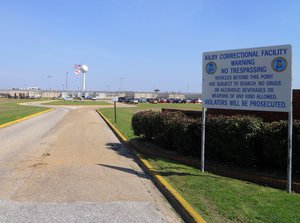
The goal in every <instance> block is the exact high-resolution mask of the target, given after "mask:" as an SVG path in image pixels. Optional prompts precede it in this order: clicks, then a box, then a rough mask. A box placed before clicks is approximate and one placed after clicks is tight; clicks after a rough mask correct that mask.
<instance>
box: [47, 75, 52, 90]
mask: <svg viewBox="0 0 300 223" xmlns="http://www.w3.org/2000/svg"><path fill="white" fill-rule="evenodd" d="M47 77H48V82H49V83H48V84H49V91H51V81H50V78H51V77H52V76H51V75H48V76H47Z"/></svg>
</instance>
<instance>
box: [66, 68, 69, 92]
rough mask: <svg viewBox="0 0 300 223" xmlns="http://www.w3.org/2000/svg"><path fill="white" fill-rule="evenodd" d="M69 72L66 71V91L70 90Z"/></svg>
mask: <svg viewBox="0 0 300 223" xmlns="http://www.w3.org/2000/svg"><path fill="white" fill-rule="evenodd" d="M68 74H69V72H66V91H68Z"/></svg>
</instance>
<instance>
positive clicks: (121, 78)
mask: <svg viewBox="0 0 300 223" xmlns="http://www.w3.org/2000/svg"><path fill="white" fill-rule="evenodd" d="M124 79H125V78H124V77H120V80H121V88H120V91H121V92H122V91H123V80H124Z"/></svg>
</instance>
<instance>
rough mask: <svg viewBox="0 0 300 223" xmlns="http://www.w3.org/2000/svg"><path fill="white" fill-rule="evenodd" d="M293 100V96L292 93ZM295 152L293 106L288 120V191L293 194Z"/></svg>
mask: <svg viewBox="0 0 300 223" xmlns="http://www.w3.org/2000/svg"><path fill="white" fill-rule="evenodd" d="M291 98H292V99H293V94H292V92H291ZM292 152H293V104H292V103H291V110H290V112H289V120H288V156H287V191H288V192H289V193H291V192H292V154H293V153H292Z"/></svg>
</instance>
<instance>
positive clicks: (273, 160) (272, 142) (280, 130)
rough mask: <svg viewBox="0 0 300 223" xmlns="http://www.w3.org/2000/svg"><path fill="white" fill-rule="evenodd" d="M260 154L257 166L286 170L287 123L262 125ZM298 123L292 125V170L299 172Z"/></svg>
mask: <svg viewBox="0 0 300 223" xmlns="http://www.w3.org/2000/svg"><path fill="white" fill-rule="evenodd" d="M261 135H262V143H263V145H262V154H261V156H260V157H259V160H258V162H259V165H260V166H265V167H269V168H270V167H276V168H278V170H281V171H284V170H286V168H287V146H288V123H287V121H279V122H271V123H264V125H263V127H262V134H261ZM299 136H300V121H299V120H298V121H295V122H294V123H293V169H294V170H298V171H300V163H299V162H300V151H299V150H300V148H299V147H300V140H299Z"/></svg>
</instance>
